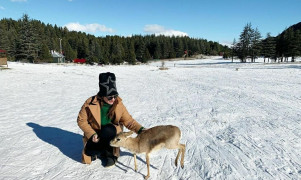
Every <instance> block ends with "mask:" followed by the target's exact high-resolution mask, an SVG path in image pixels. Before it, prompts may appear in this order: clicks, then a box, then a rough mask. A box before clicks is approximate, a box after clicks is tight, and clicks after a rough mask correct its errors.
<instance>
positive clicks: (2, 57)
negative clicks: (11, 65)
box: [0, 49, 8, 67]
mask: <svg viewBox="0 0 301 180" xmlns="http://www.w3.org/2000/svg"><path fill="white" fill-rule="evenodd" d="M3 65H6V66H7V67H8V64H7V53H6V51H5V50H2V49H0V66H3Z"/></svg>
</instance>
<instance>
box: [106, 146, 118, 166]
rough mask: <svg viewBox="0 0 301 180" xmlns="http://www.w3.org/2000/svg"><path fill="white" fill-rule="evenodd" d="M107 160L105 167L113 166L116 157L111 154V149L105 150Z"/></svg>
mask: <svg viewBox="0 0 301 180" xmlns="http://www.w3.org/2000/svg"><path fill="white" fill-rule="evenodd" d="M106 157H107V162H106V164H105V168H109V167H113V166H114V165H115V164H116V162H117V157H116V156H114V155H113V153H112V151H110V150H109V151H108V150H107V151H106Z"/></svg>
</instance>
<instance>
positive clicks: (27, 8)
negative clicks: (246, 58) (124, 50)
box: [0, 0, 301, 44]
mask: <svg viewBox="0 0 301 180" xmlns="http://www.w3.org/2000/svg"><path fill="white" fill-rule="evenodd" d="M300 7H301V0H286V1H285V0H0V19H2V18H12V19H14V20H18V19H20V18H21V17H22V15H23V14H25V13H26V14H28V15H29V17H30V18H31V19H36V20H40V21H42V22H44V23H45V24H47V23H49V24H52V25H54V24H56V25H57V26H61V27H63V26H66V27H67V28H68V29H69V30H78V31H85V32H87V33H90V34H93V35H95V36H106V35H120V36H131V35H133V34H139V35H146V34H164V35H188V36H189V37H192V38H203V39H207V40H211V41H216V42H219V43H230V44H231V43H232V42H233V39H234V38H235V39H236V40H237V39H238V38H239V35H240V33H241V31H242V30H243V27H244V26H245V25H246V24H247V23H251V24H252V26H253V28H256V27H257V28H258V29H259V31H260V32H261V34H262V36H263V37H265V36H266V34H267V33H268V32H270V33H271V34H272V36H276V35H278V34H279V33H281V32H282V31H283V30H284V29H285V28H287V27H289V26H291V25H293V24H296V23H298V22H301V11H300Z"/></svg>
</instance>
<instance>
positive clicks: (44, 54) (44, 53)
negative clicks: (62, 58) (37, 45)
mask: <svg viewBox="0 0 301 180" xmlns="http://www.w3.org/2000/svg"><path fill="white" fill-rule="evenodd" d="M39 57H40V59H41V60H42V61H43V62H51V59H52V56H51V54H50V50H49V49H48V46H47V45H46V44H44V43H43V44H42V49H41V52H40V56H39Z"/></svg>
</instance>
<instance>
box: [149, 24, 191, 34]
mask: <svg viewBox="0 0 301 180" xmlns="http://www.w3.org/2000/svg"><path fill="white" fill-rule="evenodd" d="M144 32H146V33H149V34H155V35H156V36H158V35H164V36H188V34H187V33H185V32H181V31H176V30H173V29H166V28H165V27H163V26H160V25H158V24H149V25H145V26H144Z"/></svg>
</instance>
